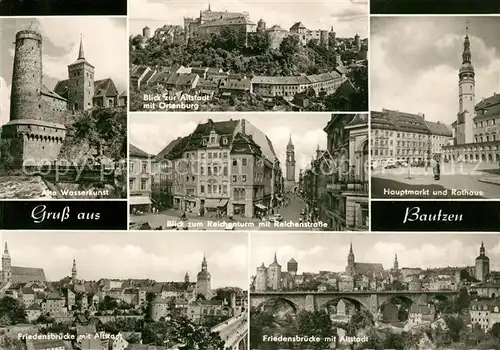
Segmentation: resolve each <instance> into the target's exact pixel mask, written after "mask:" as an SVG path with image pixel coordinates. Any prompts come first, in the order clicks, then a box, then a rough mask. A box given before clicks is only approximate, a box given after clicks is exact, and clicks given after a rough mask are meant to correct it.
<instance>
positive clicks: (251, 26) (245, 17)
mask: <svg viewBox="0 0 500 350" xmlns="http://www.w3.org/2000/svg"><path fill="white" fill-rule="evenodd" d="M224 28H231V29H233V30H236V31H238V32H240V33H242V34H244V35H245V36H246V35H247V34H248V33H250V32H255V30H256V25H255V23H253V22H252V21H251V20H250V16H249V14H248V12H228V11H212V9H211V7H210V5H208V9H207V10H202V11H200V15H199V17H198V18H184V32H185V36H186V39H189V38H190V37H192V36H210V35H211V34H220V33H221V31H222V30H223V29H224Z"/></svg>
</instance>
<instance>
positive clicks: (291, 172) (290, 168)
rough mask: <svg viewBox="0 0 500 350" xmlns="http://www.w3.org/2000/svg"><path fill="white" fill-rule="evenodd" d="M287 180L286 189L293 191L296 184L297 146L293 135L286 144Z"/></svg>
mask: <svg viewBox="0 0 500 350" xmlns="http://www.w3.org/2000/svg"><path fill="white" fill-rule="evenodd" d="M285 165H286V180H285V190H287V191H292V190H293V187H294V186H295V147H294V146H293V143H292V135H290V139H289V140H288V145H287V146H286V163H285Z"/></svg>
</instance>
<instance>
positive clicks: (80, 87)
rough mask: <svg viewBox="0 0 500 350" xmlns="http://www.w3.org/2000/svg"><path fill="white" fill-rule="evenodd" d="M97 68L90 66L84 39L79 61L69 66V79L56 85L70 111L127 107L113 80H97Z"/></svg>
mask: <svg viewBox="0 0 500 350" xmlns="http://www.w3.org/2000/svg"><path fill="white" fill-rule="evenodd" d="M94 74H95V67H94V66H93V65H92V64H90V63H89V62H88V61H87V60H86V58H85V53H84V50H83V39H80V49H79V51H78V58H77V60H76V61H75V62H74V63H72V64H70V65H69V66H68V77H69V79H66V80H61V81H59V82H58V83H57V84H56V87H55V88H54V92H55V93H56V94H58V95H59V96H61V97H63V98H65V99H66V101H67V108H68V109H69V110H73V111H78V110H87V109H91V108H94V107H104V108H112V107H125V106H126V104H127V99H126V95H125V94H124V93H122V94H120V93H119V92H118V89H117V88H116V85H115V83H114V82H113V79H111V78H106V79H101V80H95V77H94Z"/></svg>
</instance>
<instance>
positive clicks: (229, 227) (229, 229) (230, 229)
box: [224, 223, 236, 231]
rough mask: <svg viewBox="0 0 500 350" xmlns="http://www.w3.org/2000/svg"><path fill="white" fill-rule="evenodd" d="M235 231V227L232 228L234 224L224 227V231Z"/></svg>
mask: <svg viewBox="0 0 500 350" xmlns="http://www.w3.org/2000/svg"><path fill="white" fill-rule="evenodd" d="M235 230H236V226H234V224H231V223H229V224H227V225H226V227H224V231H235Z"/></svg>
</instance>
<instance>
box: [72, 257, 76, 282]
mask: <svg viewBox="0 0 500 350" xmlns="http://www.w3.org/2000/svg"><path fill="white" fill-rule="evenodd" d="M76 276H77V271H76V260H75V259H73V268H72V269H71V278H72V279H74V280H76Z"/></svg>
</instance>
